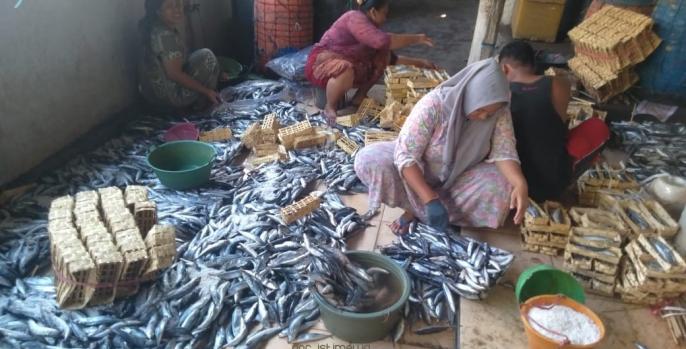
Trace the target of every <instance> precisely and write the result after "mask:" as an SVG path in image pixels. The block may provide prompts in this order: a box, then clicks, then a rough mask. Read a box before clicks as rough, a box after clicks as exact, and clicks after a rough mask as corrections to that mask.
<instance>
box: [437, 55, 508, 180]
mask: <svg viewBox="0 0 686 349" xmlns="http://www.w3.org/2000/svg"><path fill="white" fill-rule="evenodd" d="M436 93H437V94H438V96H439V98H440V100H441V102H442V103H443V108H446V109H447V110H448V113H449V118H448V131H447V136H446V142H445V151H444V152H443V168H442V169H441V173H440V176H439V177H440V178H441V180H442V182H443V183H442V185H441V187H442V188H443V189H449V188H451V187H452V186H453V184H455V181H456V180H457V178H458V177H459V176H460V175H461V174H462V173H463V172H464V171H466V170H467V169H469V168H471V167H472V166H474V165H476V164H478V163H479V162H481V161H483V159H485V158H486V156H488V152H489V151H490V149H491V137H492V135H493V130H494V129H495V123H496V121H497V120H496V118H495V117H493V116H490V117H488V118H487V119H486V120H469V119H468V118H467V115H468V114H469V113H471V112H473V111H475V110H477V109H479V108H483V107H486V106H488V105H491V104H495V103H509V101H510V85H509V84H508V82H507V79H505V75H504V74H503V73H502V70H501V69H500V65H498V62H497V61H496V60H495V59H494V58H489V59H486V60H483V61H479V62H476V63H473V64H470V65H468V66H467V67H465V68H464V69H462V70H461V71H460V72H459V73H457V74H455V76H453V77H451V78H450V79H448V80H447V81H445V82H443V83H442V84H441V85H439V86H438V89H437V90H436Z"/></svg>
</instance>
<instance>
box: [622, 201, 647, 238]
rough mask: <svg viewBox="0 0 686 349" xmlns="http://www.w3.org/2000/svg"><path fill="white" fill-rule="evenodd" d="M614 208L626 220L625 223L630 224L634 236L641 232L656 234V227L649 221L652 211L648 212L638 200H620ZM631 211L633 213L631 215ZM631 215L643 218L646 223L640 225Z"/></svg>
mask: <svg viewBox="0 0 686 349" xmlns="http://www.w3.org/2000/svg"><path fill="white" fill-rule="evenodd" d="M614 210H615V212H616V213H617V215H618V216H619V217H621V218H622V220H624V223H626V225H627V226H629V228H630V229H631V232H632V236H633V237H637V236H639V235H641V234H649V235H654V234H655V227H654V226H652V225H651V224H650V223H649V218H648V216H649V215H650V213H646V212H645V211H644V209H642V208H641V206H640V205H639V204H638V203H637V202H635V201H630V200H621V201H618V202H617V203H616V204H615V206H614ZM629 212H631V213H633V214H632V215H631V216H630V215H629ZM631 217H634V218H636V219H640V220H642V222H643V223H644V225H640V224H639V223H638V222H636V221H634V219H632V218H631ZM651 219H652V217H651Z"/></svg>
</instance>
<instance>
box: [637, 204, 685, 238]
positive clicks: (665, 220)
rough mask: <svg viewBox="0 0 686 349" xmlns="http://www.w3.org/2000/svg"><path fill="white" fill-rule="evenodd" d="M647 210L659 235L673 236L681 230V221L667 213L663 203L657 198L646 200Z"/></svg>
mask: <svg viewBox="0 0 686 349" xmlns="http://www.w3.org/2000/svg"><path fill="white" fill-rule="evenodd" d="M643 205H644V207H645V210H644V212H645V211H647V212H648V213H650V216H651V217H650V218H651V219H650V221H651V223H652V224H653V226H654V227H655V232H656V234H657V235H659V236H662V237H666V238H671V237H673V236H675V235H676V234H677V233H678V232H679V223H677V222H676V221H675V220H674V219H673V218H672V216H670V215H669V213H667V211H666V210H665V208H664V207H662V205H661V204H660V203H659V202H657V201H655V200H644V201H643Z"/></svg>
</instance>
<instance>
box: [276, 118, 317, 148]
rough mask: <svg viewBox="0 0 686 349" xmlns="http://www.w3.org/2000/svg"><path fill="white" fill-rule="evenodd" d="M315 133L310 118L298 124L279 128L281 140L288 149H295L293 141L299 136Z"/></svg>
mask: <svg viewBox="0 0 686 349" xmlns="http://www.w3.org/2000/svg"><path fill="white" fill-rule="evenodd" d="M313 133H314V128H312V125H311V124H310V121H309V120H305V121H301V122H299V123H297V124H294V125H291V126H288V127H284V128H281V129H280V130H279V140H280V141H281V144H282V145H283V146H284V147H286V149H289V150H290V149H293V142H294V141H295V138H296V137H298V136H306V135H311V134H313Z"/></svg>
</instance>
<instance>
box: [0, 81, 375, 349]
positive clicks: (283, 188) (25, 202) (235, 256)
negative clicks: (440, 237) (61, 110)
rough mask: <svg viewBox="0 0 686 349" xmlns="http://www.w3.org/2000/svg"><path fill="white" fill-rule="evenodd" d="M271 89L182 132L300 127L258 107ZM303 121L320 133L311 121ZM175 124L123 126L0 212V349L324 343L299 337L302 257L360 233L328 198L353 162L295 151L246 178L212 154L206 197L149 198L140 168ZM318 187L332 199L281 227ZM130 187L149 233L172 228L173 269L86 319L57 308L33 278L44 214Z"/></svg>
mask: <svg viewBox="0 0 686 349" xmlns="http://www.w3.org/2000/svg"><path fill="white" fill-rule="evenodd" d="M268 85H269V84H265V86H268ZM278 89H279V87H278V86H274V84H271V87H265V88H263V89H261V90H256V91H253V92H250V91H249V89H246V90H245V91H243V92H244V94H234V95H233V97H232V98H235V99H240V98H246V97H249V98H251V99H248V100H237V101H235V102H234V103H225V104H223V105H222V106H220V107H219V108H217V109H216V110H215V112H214V113H213V114H212V115H209V116H206V117H196V118H194V119H192V121H193V122H194V123H195V124H196V126H198V128H200V129H201V130H210V129H213V128H215V127H218V126H228V127H230V128H231V129H232V130H233V131H234V132H235V133H236V134H239V135H240V134H241V133H242V132H244V131H245V129H246V128H247V127H248V126H249V125H250V124H251V123H253V122H256V121H260V120H261V119H262V118H263V117H264V115H266V114H268V113H272V112H274V113H276V114H277V117H278V118H279V122H280V123H281V124H284V125H288V124H292V123H295V122H297V121H299V120H302V119H303V118H305V117H306V116H305V114H304V113H303V112H301V111H300V110H298V108H296V106H295V103H287V102H283V101H279V100H276V99H274V100H265V98H266V97H269V96H273V95H275V94H278V93H279V90H278ZM265 96H266V97H265ZM258 100H259V101H258ZM251 103H252V104H251ZM311 120H312V121H313V122H314V123H320V124H323V120H320V118H319V117H318V116H314V117H312V118H311ZM172 125H173V122H171V121H169V120H165V119H163V118H157V117H146V118H144V119H141V120H138V121H136V122H133V123H131V124H130V125H129V126H128V127H127V129H126V130H125V132H124V133H123V134H124V135H123V136H121V137H118V138H115V139H112V140H110V141H108V142H107V143H106V144H104V145H103V146H101V147H100V148H98V149H96V150H94V151H92V152H90V153H87V154H84V155H81V156H79V157H77V158H75V159H73V160H72V161H70V162H68V163H67V164H65V165H64V166H63V167H61V168H60V169H58V170H56V171H54V172H52V173H49V174H46V175H44V176H43V177H42V178H40V179H39V180H38V181H37V183H36V184H35V186H34V187H33V188H31V189H30V190H29V191H27V192H26V193H24V194H23V195H21V196H19V197H16V198H14V199H13V201H12V202H10V203H9V204H8V205H7V206H5V207H3V208H2V209H0V218H2V221H0V319H3V321H0V347H16V348H45V347H51V346H52V347H67V348H88V347H92V348H127V347H131V348H133V347H135V348H145V347H167V348H189V347H190V348H220V347H223V346H243V347H254V346H255V345H257V344H259V343H262V342H264V341H266V340H268V339H269V338H271V337H273V336H275V335H282V336H286V337H288V339H289V340H291V342H293V343H301V342H304V341H310V340H315V339H318V338H321V337H322V336H325V335H322V334H319V333H314V332H307V330H308V329H309V328H311V327H312V326H313V325H314V322H315V321H316V320H317V319H318V317H319V313H318V309H317V307H316V304H315V302H314V300H313V298H312V296H311V293H310V289H309V287H308V285H310V284H311V281H310V280H309V277H308V270H309V268H310V266H311V263H312V261H313V260H314V259H313V257H312V256H311V251H315V250H314V249H315V248H320V247H326V248H330V249H336V250H338V251H343V250H345V249H346V239H347V238H348V237H349V236H350V235H351V234H354V233H355V232H357V231H360V230H362V229H363V228H364V227H365V226H366V223H365V222H364V221H363V220H362V218H361V217H360V216H359V215H358V214H357V212H356V211H355V210H354V209H352V208H350V207H346V206H345V205H344V204H343V203H342V202H341V201H340V198H339V197H338V196H337V194H335V193H334V191H336V192H342V191H347V190H348V189H349V188H359V185H360V184H359V181H358V180H357V178H356V177H355V176H354V171H352V159H351V158H350V157H349V156H348V155H347V154H345V153H344V152H343V151H342V150H340V149H338V148H335V147H329V148H326V149H322V150H319V151H317V150H304V151H293V152H291V153H290V159H289V161H288V162H287V163H274V164H266V165H262V166H261V167H258V168H256V169H254V170H252V171H249V170H246V169H244V168H243V167H242V166H241V165H240V163H239V160H240V155H241V150H242V146H241V144H240V141H239V140H237V139H234V140H229V141H227V142H223V143H214V146H215V149H216V151H217V158H216V160H215V162H214V165H213V169H212V173H211V177H210V179H211V181H210V184H208V185H207V186H206V187H204V188H202V189H198V190H189V191H184V192H179V191H175V190H171V189H168V188H166V187H164V186H162V185H160V184H159V181H158V180H157V178H156V177H155V176H154V174H153V173H152V171H151V170H150V169H149V167H148V165H147V163H146V155H147V153H148V151H149V149H150V148H151V147H152V146H153V145H157V144H159V143H161V142H162V136H163V134H164V131H165V130H166V129H168V128H169V127H170V126H172ZM317 180H324V181H325V182H326V183H329V184H331V183H333V186H335V189H333V190H329V193H327V194H326V195H324V196H323V198H322V205H321V207H320V208H319V209H318V210H316V211H314V212H313V213H312V214H310V215H309V216H308V217H305V218H303V219H301V220H299V221H297V222H295V223H293V224H291V225H288V226H286V225H284V224H283V223H282V222H281V217H280V215H279V209H280V208H281V207H282V206H286V205H287V204H290V203H292V202H294V201H296V200H297V199H299V198H300V197H302V196H303V195H305V194H307V191H308V190H309V189H310V188H311V187H312V186H314V185H315V182H316V181H317ZM133 184H138V185H146V186H147V187H148V188H149V193H150V197H151V199H152V200H154V201H155V202H156V204H157V209H158V218H159V221H160V222H161V223H163V224H171V225H174V226H175V228H176V231H177V255H178V261H177V262H175V264H174V265H172V267H170V268H169V269H168V270H167V271H166V272H165V273H163V274H162V275H161V276H160V277H159V279H157V280H154V281H152V282H151V283H149V284H147V285H145V286H143V287H141V290H140V292H139V293H138V294H136V295H135V296H133V297H130V298H126V299H121V300H118V301H116V302H115V303H113V304H111V305H106V306H100V307H94V308H89V309H85V310H78V311H69V310H61V309H58V308H57V307H56V304H55V302H54V296H55V295H54V294H55V290H54V286H53V284H54V281H53V279H52V277H49V276H37V275H46V272H47V271H48V269H49V239H48V236H47V208H48V206H49V204H50V201H51V200H52V199H53V198H55V197H58V196H61V195H65V194H74V193H76V192H79V191H83V190H91V189H96V188H101V187H107V186H120V187H121V186H125V185H133ZM305 241H307V244H309V246H310V248H311V249H310V250H308V249H307V248H305V247H304V246H305ZM36 305H40V307H36Z"/></svg>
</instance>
